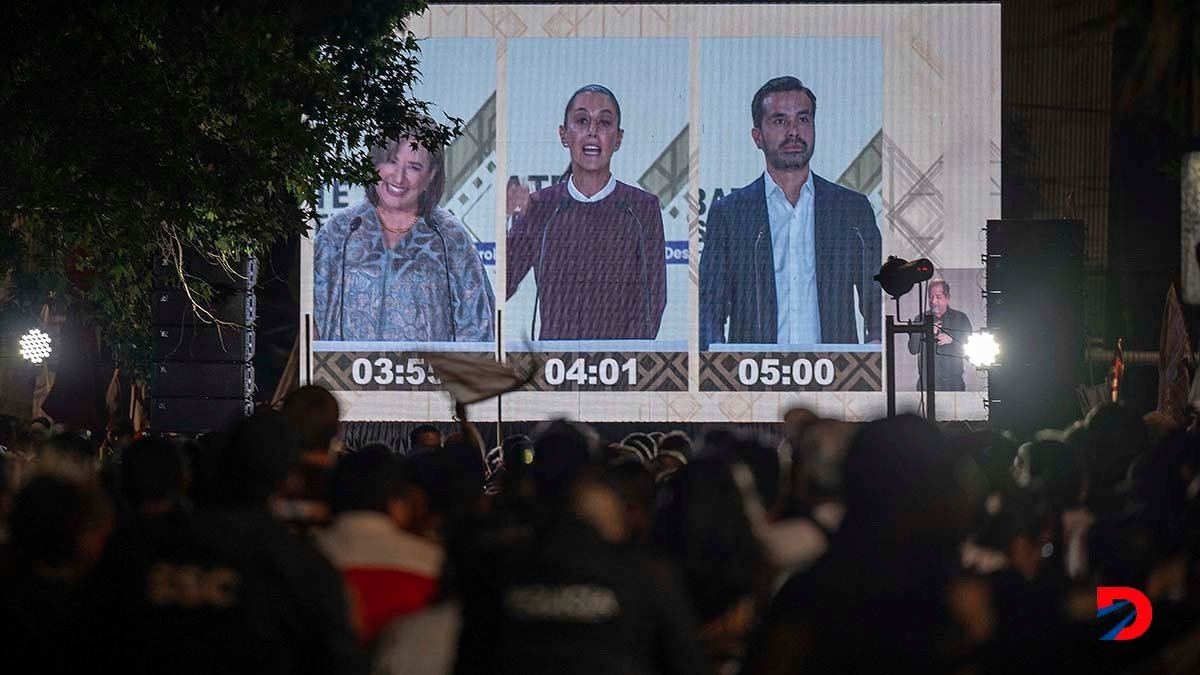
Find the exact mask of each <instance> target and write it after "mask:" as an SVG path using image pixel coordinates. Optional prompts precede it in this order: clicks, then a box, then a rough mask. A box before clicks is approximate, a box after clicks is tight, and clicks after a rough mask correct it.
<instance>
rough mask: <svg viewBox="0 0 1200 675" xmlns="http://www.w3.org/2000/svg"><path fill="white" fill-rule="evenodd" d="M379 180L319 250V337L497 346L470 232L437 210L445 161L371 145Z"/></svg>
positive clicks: (334, 223) (399, 145)
mask: <svg viewBox="0 0 1200 675" xmlns="http://www.w3.org/2000/svg"><path fill="white" fill-rule="evenodd" d="M371 159H372V161H374V163H375V168H376V170H377V171H378V172H379V182H378V183H376V184H375V185H371V186H368V187H367V190H366V196H367V198H366V200H365V201H363V202H362V203H360V204H357V205H355V206H351V207H350V208H347V209H345V210H343V211H341V212H339V213H337V214H335V215H333V216H332V217H331V218H330V219H329V220H328V221H327V222H326V223H325V224H324V226H322V227H321V229H320V230H319V231H318V232H317V235H316V241H315V245H314V250H315V252H314V259H313V274H314V281H315V283H314V291H313V295H314V297H313V304H314V311H315V315H316V323H317V337H318V339H321V340H367V341H405V342H407V341H413V342H447V341H460V342H462V341H490V340H492V339H494V338H493V336H494V334H495V333H494V330H495V328H494V315H495V307H496V299H495V296H494V295H493V293H492V286H491V283H490V282H489V281H488V277H487V273H486V272H484V269H483V264H482V263H481V262H480V260H479V255H478V254H477V253H476V251H475V246H474V244H473V243H472V242H471V238H470V236H469V235H468V234H467V230H466V228H465V227H463V224H462V223H461V222H459V220H458V219H457V218H456V217H455V216H454V215H453V214H451V213H450V212H449V211H447V210H445V209H443V208H441V207H440V206H438V202H439V201H441V197H442V191H443V190H444V188H445V182H446V168H445V155H444V153H443V151H442V149H441V148H438V149H435V150H432V151H431V150H430V149H428V148H425V147H423V146H421V145H419V144H417V143H416V142H415V141H414V140H413V139H412V138H408V137H405V138H399V139H396V140H393V141H390V142H388V144H387V146H386V147H384V148H372V149H371Z"/></svg>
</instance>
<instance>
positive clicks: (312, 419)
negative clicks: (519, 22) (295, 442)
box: [283, 384, 341, 452]
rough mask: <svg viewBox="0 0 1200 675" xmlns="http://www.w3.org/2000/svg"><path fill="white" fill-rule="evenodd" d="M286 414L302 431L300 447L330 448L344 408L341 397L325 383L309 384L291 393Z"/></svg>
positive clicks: (284, 409)
mask: <svg viewBox="0 0 1200 675" xmlns="http://www.w3.org/2000/svg"><path fill="white" fill-rule="evenodd" d="M283 415H284V417H286V418H287V420H288V422H289V423H290V424H291V425H292V426H293V428H295V429H296V430H297V431H298V432H299V433H300V449H301V450H303V451H305V452H308V451H312V450H317V451H322V452H323V451H326V450H328V449H329V444H330V443H332V442H333V439H334V438H335V437H336V436H337V434H338V429H339V425H340V421H339V419H338V418H339V417H340V415H341V412H340V410H339V408H338V402H337V399H336V398H334V397H333V394H331V393H329V392H328V391H327V390H326V389H324V388H323V387H318V386H317V385H315V384H309V385H305V386H303V387H300V388H299V389H297V390H296V391H293V392H292V393H290V394H288V396H287V398H286V399H284V401H283Z"/></svg>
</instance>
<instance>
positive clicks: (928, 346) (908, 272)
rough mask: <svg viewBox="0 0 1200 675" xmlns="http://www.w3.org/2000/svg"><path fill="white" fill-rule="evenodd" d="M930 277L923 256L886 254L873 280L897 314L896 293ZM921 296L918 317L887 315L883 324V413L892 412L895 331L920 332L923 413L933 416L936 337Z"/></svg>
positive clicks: (933, 418) (931, 418) (891, 414)
mask: <svg viewBox="0 0 1200 675" xmlns="http://www.w3.org/2000/svg"><path fill="white" fill-rule="evenodd" d="M931 277H933V263H931V262H929V260H926V259H924V258H922V259H920V260H914V261H912V262H908V261H907V260H904V259H903V258H897V257H896V256H888V259H887V262H885V263H883V267H881V268H879V274H876V275H875V280H876V281H878V282H879V285H880V286H882V287H883V290H884V291H886V292H887V293H888V295H890V296H892V299H893V300H895V301H896V315H897V316H898V315H899V314H900V297H901V296H903V295H904V294H905V293H907V292H909V291H910V290H912V287H913V284H919V283H921V282H923V281H928V280H929V279H930V278H931ZM924 302H925V299H924V297H922V298H921V299H920V300H918V305H919V306H920V307H921V312H920V315H921V320H920V321H918V322H915V323H914V322H911V321H906V322H904V323H902V324H898V323H896V317H895V316H888V317H887V321H886V322H885V328H884V340H885V341H886V343H887V346H886V347H885V348H884V350H885V351H884V359H885V360H886V361H887V416H888V417H895V416H896V335H898V334H899V335H911V334H919V335H923V336H924V339H923V340H922V348H923V351H924V358H923V359H921V360H922V361H924V364H923V365H924V368H923V370H924V372H923V373H922V375H921V378H922V382H923V383H924V385H925V400H926V405H925V417H926V419H928V420H929V421H931V422H932V421H936V420H937V406H936V403H935V402H934V388H935V379H934V378H935V366H934V359H933V357H934V355H935V354H936V353H937V339H936V338H935V337H934V321H933V317H931V316H926V315H925V311H924Z"/></svg>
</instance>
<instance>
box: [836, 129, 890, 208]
mask: <svg viewBox="0 0 1200 675" xmlns="http://www.w3.org/2000/svg"><path fill="white" fill-rule="evenodd" d="M882 182H883V131H882V130H881V131H879V132H878V133H876V134H875V136H874V137H873V138H871V142H870V143H867V145H866V147H864V148H863V149H862V151H860V152H859V153H858V156H857V157H855V158H854V159H853V160H852V161H851V162H850V166H849V167H847V168H846V170H845V171H843V172H842V175H841V176H840V177H838V179H837V184H838V185H841V186H843V187H848V188H850V189H851V190H854V191H855V192H858V193H860V194H864V195H869V194H871V193H872V192H874V191H875V190H876V189H878V188H879V185H880V184H881V183H882Z"/></svg>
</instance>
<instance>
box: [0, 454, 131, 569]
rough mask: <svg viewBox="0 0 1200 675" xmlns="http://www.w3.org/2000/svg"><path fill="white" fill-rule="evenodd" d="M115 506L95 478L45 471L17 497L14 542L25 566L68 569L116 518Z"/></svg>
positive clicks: (12, 524) (67, 471) (12, 521)
mask: <svg viewBox="0 0 1200 675" xmlns="http://www.w3.org/2000/svg"><path fill="white" fill-rule="evenodd" d="M111 515H112V505H111V504H110V503H109V500H108V495H107V494H106V493H105V492H104V489H103V488H102V487H101V486H100V484H99V481H98V480H97V479H96V477H95V476H94V475H90V474H87V473H86V472H83V473H81V472H78V471H72V470H71V469H69V468H65V470H63V471H41V472H38V473H36V474H35V475H34V476H33V477H32V478H30V479H29V480H28V481H27V482H26V483H25V484H24V485H23V486H22V487H21V489H20V491H18V492H17V494H16V496H15V497H14V498H13V504H12V512H11V513H10V514H9V520H8V524H9V542H10V544H11V546H12V552H13V555H14V557H15V558H16V560H17V561H18V562H20V563H23V564H32V563H43V564H46V565H53V566H59V565H66V564H70V563H73V562H75V561H76V560H78V558H79V554H80V548H79V544H80V542H81V541H82V539H83V537H84V535H86V534H87V533H88V532H90V531H93V530H95V529H96V528H98V527H102V526H103V524H104V523H105V522H106V521H107V520H108V519H109V518H111Z"/></svg>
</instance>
